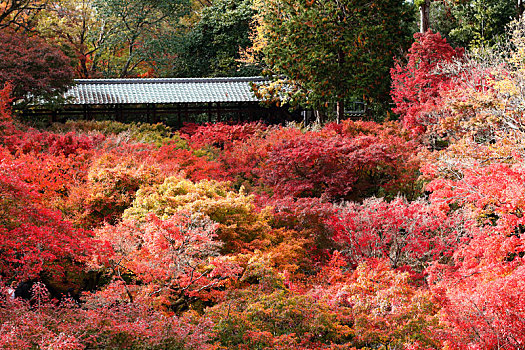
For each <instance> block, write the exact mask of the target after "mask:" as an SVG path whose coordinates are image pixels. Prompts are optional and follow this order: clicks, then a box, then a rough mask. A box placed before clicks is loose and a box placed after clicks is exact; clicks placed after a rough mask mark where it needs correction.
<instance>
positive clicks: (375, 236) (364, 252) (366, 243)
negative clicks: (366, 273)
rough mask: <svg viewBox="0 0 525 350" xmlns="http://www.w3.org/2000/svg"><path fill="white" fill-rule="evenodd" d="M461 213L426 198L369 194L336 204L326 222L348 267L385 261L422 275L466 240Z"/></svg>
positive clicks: (448, 258)
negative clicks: (386, 197) (385, 197)
mask: <svg viewBox="0 0 525 350" xmlns="http://www.w3.org/2000/svg"><path fill="white" fill-rule="evenodd" d="M462 214H463V213H462V212H461V211H457V212H452V211H449V212H445V211H442V210H440V209H439V207H437V206H433V205H431V204H430V203H428V202H426V201H424V200H416V201H413V202H408V201H406V200H405V199H403V198H399V197H398V198H395V199H394V200H393V201H391V202H387V201H385V200H383V199H377V198H368V199H365V200H364V201H363V203H360V204H359V203H352V202H351V203H347V204H346V205H344V206H342V207H340V210H339V213H338V214H337V215H335V216H334V217H333V218H332V219H331V220H330V225H331V226H332V227H334V228H335V235H334V239H335V240H336V241H338V242H340V243H341V244H342V254H343V255H344V256H345V257H346V259H348V261H349V262H350V263H351V264H352V265H354V266H357V265H358V264H359V263H361V262H363V261H367V260H368V259H385V261H388V262H389V264H390V266H392V267H393V268H399V269H402V270H407V271H409V272H411V273H413V274H416V276H417V275H419V277H421V275H420V274H421V273H422V272H423V271H424V270H425V268H426V267H427V266H428V265H429V264H431V263H432V262H434V261H441V262H448V261H449V260H450V259H451V256H452V254H453V253H454V251H455V249H456V248H457V247H458V245H460V244H461V243H464V242H465V240H466V234H465V229H464V227H463V225H464V222H463V221H464V220H463V217H462ZM416 276H413V277H416Z"/></svg>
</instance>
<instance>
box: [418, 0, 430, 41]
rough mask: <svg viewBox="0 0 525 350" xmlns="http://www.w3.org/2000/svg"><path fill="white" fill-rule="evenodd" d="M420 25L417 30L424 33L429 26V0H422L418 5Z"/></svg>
mask: <svg viewBox="0 0 525 350" xmlns="http://www.w3.org/2000/svg"><path fill="white" fill-rule="evenodd" d="M419 15H420V26H419V31H420V32H421V33H426V32H427V31H428V29H429V28H430V0H424V1H423V3H422V4H421V6H419Z"/></svg>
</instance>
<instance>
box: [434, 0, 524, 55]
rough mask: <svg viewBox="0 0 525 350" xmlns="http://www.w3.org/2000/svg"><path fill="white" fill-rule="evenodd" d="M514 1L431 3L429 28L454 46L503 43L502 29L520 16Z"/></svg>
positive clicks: (473, 0)
mask: <svg viewBox="0 0 525 350" xmlns="http://www.w3.org/2000/svg"><path fill="white" fill-rule="evenodd" d="M521 6H523V5H522V3H521V1H517V0H456V1H452V2H444V1H433V2H432V5H431V14H430V17H431V24H430V26H431V28H432V29H433V30H434V31H438V32H440V33H441V34H443V35H444V36H445V37H447V39H449V41H450V42H451V43H453V44H455V45H458V46H463V47H480V46H492V45H494V44H496V43H497V42H498V41H501V40H503V36H504V34H505V27H506V26H507V24H508V23H509V22H510V21H512V20H513V19H514V18H516V17H517V16H519V15H520V14H521V13H522V7H521Z"/></svg>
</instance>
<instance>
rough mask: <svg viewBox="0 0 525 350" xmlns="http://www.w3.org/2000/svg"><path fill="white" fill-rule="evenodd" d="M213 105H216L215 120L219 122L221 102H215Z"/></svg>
mask: <svg viewBox="0 0 525 350" xmlns="http://www.w3.org/2000/svg"><path fill="white" fill-rule="evenodd" d="M215 107H217V122H220V121H221V103H220V102H217V105H216V106H215Z"/></svg>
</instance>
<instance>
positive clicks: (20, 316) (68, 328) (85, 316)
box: [0, 284, 214, 350]
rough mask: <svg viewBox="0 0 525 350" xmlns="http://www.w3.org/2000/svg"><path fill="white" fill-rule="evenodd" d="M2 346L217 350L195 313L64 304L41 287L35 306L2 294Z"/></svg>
mask: <svg viewBox="0 0 525 350" xmlns="http://www.w3.org/2000/svg"><path fill="white" fill-rule="evenodd" d="M2 292H3V293H2V297H1V299H0V300H1V301H0V305H1V307H0V347H1V348H3V349H32V348H38V349H53V350H82V349H144V348H147V349H166V348H170V349H212V348H214V346H213V345H209V344H207V342H208V339H209V334H210V331H211V328H212V326H213V324H212V323H211V322H210V321H208V320H206V319H203V318H199V317H198V316H197V315H196V314H195V313H188V314H186V315H183V316H181V317H175V316H168V315H165V314H162V313H160V312H158V311H155V310H153V309H151V308H150V307H148V306H146V305H144V304H138V303H135V304H126V303H121V304H112V305H104V304H100V303H98V302H99V299H97V298H95V297H92V296H90V297H87V298H86V299H85V300H84V306H82V307H80V306H79V305H77V304H76V303H75V302H73V301H72V300H64V301H62V302H61V303H60V304H59V305H57V304H56V303H54V302H52V301H51V300H49V298H48V295H47V291H46V290H45V287H43V285H41V284H36V285H35V287H34V288H33V290H32V293H33V298H32V300H31V305H30V304H29V303H28V302H26V301H22V300H12V299H10V297H9V295H8V294H6V293H5V292H6V290H5V289H4V290H3V291H2Z"/></svg>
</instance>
